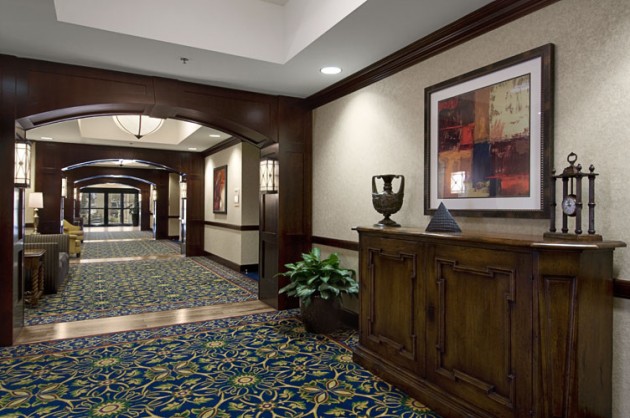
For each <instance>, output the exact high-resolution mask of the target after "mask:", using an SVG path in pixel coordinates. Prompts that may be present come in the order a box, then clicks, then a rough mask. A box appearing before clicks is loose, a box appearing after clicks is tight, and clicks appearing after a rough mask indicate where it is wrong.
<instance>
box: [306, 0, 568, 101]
mask: <svg viewBox="0 0 630 418" xmlns="http://www.w3.org/2000/svg"><path fill="white" fill-rule="evenodd" d="M557 1H559V0H516V1H515V0H496V1H493V2H491V3H489V4H487V5H486V6H484V7H482V8H480V9H478V10H476V11H474V12H472V13H470V14H468V15H466V16H464V17H462V18H461V19H459V20H457V21H455V22H453V23H451V24H450V25H447V26H445V27H443V28H442V29H439V30H437V31H435V32H433V33H431V34H430V35H428V36H425V37H424V38H421V39H420V40H418V41H416V42H413V43H412V44H410V45H408V46H407V47H405V48H403V49H401V50H399V51H397V52H395V53H393V54H391V55H389V56H387V57H385V58H383V59H382V60H380V61H377V62H376V63H374V64H372V65H370V66H368V67H366V68H364V69H363V70H361V71H358V72H356V73H355V74H353V75H352V76H350V77H347V78H345V79H343V80H341V81H339V82H338V83H335V84H333V85H332V86H330V87H328V88H326V89H323V90H321V91H319V92H317V93H315V94H313V95H311V96H309V97H308V98H307V99H306V101H307V103H308V104H309V105H310V106H311V109H315V108H317V107H319V106H322V105H324V104H326V103H329V102H332V101H333V100H336V99H339V98H341V97H343V96H346V95H348V94H350V93H352V92H355V91H357V90H360V89H362V88H364V87H366V86H369V85H370V84H373V83H375V82H377V81H380V80H383V79H385V78H387V77H389V76H391V75H394V74H396V73H398V72H400V71H402V70H404V69H406V68H409V67H411V66H413V65H416V64H418V63H419V62H422V61H424V60H426V59H428V58H430V57H432V56H434V55H437V54H440V53H442V52H444V51H446V50H448V49H450V48H453V47H455V46H457V45H460V44H462V43H464V42H466V41H469V40H470V39H473V38H475V37H477V36H479V35H483V34H484V33H487V32H490V31H491V30H493V29H496V28H498V27H500V26H503V25H505V24H507V23H510V22H512V21H514V20H516V19H518V18H520V17H523V16H525V15H528V14H530V13H532V12H535V11H536V10H539V9H542V8H544V7H547V6H549V5H551V4H553V3H556V2H557Z"/></svg>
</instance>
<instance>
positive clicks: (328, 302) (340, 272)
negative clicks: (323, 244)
mask: <svg viewBox="0 0 630 418" xmlns="http://www.w3.org/2000/svg"><path fill="white" fill-rule="evenodd" d="M285 267H286V269H287V271H285V272H284V273H279V276H284V277H287V278H288V279H289V281H290V283H289V284H288V285H286V286H284V287H283V288H282V289H280V290H279V293H286V294H287V295H288V296H294V297H298V298H300V310H301V314H302V320H303V321H304V326H305V328H306V330H307V331H308V332H316V333H328V332H332V331H334V330H335V329H337V328H339V318H338V316H339V315H338V314H339V306H340V303H339V301H340V299H341V295H343V294H347V295H356V294H358V293H359V284H358V282H357V281H356V279H355V276H356V272H355V271H354V270H350V269H345V268H341V267H340V266H339V255H338V254H337V253H333V254H331V255H329V256H328V257H327V258H325V259H323V260H322V259H321V252H320V250H319V248H313V249H312V250H311V252H309V253H305V254H302V260H301V261H298V262H296V263H289V264H285Z"/></svg>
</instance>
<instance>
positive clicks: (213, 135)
mask: <svg viewBox="0 0 630 418" xmlns="http://www.w3.org/2000/svg"><path fill="white" fill-rule="evenodd" d="M210 138H221V135H219V134H210Z"/></svg>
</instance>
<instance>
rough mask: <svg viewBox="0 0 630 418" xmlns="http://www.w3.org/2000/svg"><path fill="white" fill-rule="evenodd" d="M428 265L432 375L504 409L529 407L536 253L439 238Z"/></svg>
mask: <svg viewBox="0 0 630 418" xmlns="http://www.w3.org/2000/svg"><path fill="white" fill-rule="evenodd" d="M428 271H429V274H428V276H427V277H428V283H427V302H428V309H429V312H431V314H430V315H429V317H428V323H427V339H428V340H427V347H429V348H428V352H427V375H428V376H429V377H428V378H429V380H431V381H433V382H435V383H437V384H438V385H440V386H442V387H444V388H446V389H448V391H449V392H451V393H453V394H457V395H458V396H461V397H462V398H463V399H466V400H467V401H469V402H471V403H472V404H474V405H476V406H478V407H481V408H483V409H485V410H488V411H492V412H493V413H495V414H497V415H498V416H502V417H508V416H517V415H521V416H522V415H523V414H527V412H528V409H529V405H531V393H532V390H531V384H532V381H531V367H532V357H531V347H532V302H531V295H532V281H531V257H530V256H529V255H526V254H519V253H516V252H500V251H490V250H485V249H479V248H471V247H464V246H439V247H437V248H436V252H435V256H434V258H433V262H432V263H431V265H430V266H428ZM433 312H434V313H433ZM519 408H523V410H520V411H519ZM526 409H527V410H526Z"/></svg>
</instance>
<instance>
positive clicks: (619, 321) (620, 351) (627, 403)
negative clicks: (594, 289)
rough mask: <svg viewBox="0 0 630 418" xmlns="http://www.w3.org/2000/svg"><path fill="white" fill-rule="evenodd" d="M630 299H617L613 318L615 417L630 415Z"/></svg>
mask: <svg viewBox="0 0 630 418" xmlns="http://www.w3.org/2000/svg"><path fill="white" fill-rule="evenodd" d="M628 312H630V300H628V299H615V309H614V320H613V417H617V418H621V417H630V397H629V396H628V394H630V377H629V373H630V370H628V366H627V365H628V364H630V332H629V330H630V315H629V314H628Z"/></svg>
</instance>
